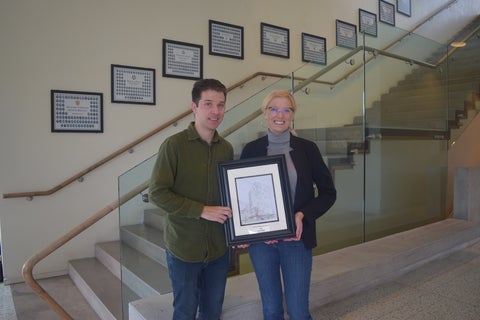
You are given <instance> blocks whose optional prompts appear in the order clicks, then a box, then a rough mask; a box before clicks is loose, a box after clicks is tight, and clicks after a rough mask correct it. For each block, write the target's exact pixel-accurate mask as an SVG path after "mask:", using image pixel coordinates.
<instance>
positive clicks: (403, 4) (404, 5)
mask: <svg viewBox="0 0 480 320" xmlns="http://www.w3.org/2000/svg"><path fill="white" fill-rule="evenodd" d="M397 12H398V13H401V14H403V15H405V16H407V17H411V16H412V1H411V0H397Z"/></svg>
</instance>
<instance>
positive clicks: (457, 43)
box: [450, 41, 467, 48]
mask: <svg viewBox="0 0 480 320" xmlns="http://www.w3.org/2000/svg"><path fill="white" fill-rule="evenodd" d="M450 45H451V46H452V47H454V48H461V47H465V46H466V45H467V44H466V43H465V42H463V41H458V42H452V43H450Z"/></svg>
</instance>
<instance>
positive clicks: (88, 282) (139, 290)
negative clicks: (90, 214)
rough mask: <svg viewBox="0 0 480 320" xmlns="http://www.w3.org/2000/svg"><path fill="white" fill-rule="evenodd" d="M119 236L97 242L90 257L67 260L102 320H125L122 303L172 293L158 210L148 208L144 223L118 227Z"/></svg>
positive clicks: (126, 305)
mask: <svg viewBox="0 0 480 320" xmlns="http://www.w3.org/2000/svg"><path fill="white" fill-rule="evenodd" d="M120 238H121V241H111V242H104V243H98V244H97V245H96V246H95V257H93V258H83V259H77V260H72V261H70V263H69V275H70V277H71V278H72V281H73V282H74V283H75V285H76V286H77V287H78V288H79V290H80V292H82V294H83V295H84V296H85V298H86V299H87V301H88V302H89V304H90V305H91V306H92V308H93V309H94V310H95V312H96V313H97V314H98V315H99V316H100V318H101V319H111V320H114V319H128V317H127V315H128V310H126V309H124V310H122V305H123V307H124V308H127V307H128V303H129V302H130V301H135V300H139V299H142V298H146V297H151V296H155V295H162V294H165V293H168V292H171V287H170V280H169V278H168V271H167V267H166V260H165V249H164V248H165V246H164V243H163V217H162V214H161V213H160V211H159V210H156V209H147V210H146V211H145V213H144V223H143V224H136V225H128V226H123V227H121V228H120ZM122 301H123V303H122Z"/></svg>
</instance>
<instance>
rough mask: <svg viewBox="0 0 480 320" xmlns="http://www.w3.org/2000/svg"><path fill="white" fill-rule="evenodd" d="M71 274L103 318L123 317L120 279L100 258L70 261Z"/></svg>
mask: <svg viewBox="0 0 480 320" xmlns="http://www.w3.org/2000/svg"><path fill="white" fill-rule="evenodd" d="M68 273H69V275H70V278H71V279H72V281H73V282H74V283H75V285H76V286H77V288H78V289H79V290H80V292H81V293H82V295H83V296H84V297H85V299H87V301H88V303H89V304H90V306H91V307H92V308H93V310H95V312H96V313H97V314H98V316H99V317H100V318H101V319H102V320H107V319H110V320H115V319H122V314H123V312H122V303H121V302H122V289H121V285H120V280H119V279H118V278H117V277H116V276H115V275H114V274H113V273H111V272H110V271H109V270H108V269H107V268H106V267H105V266H104V265H103V264H102V263H101V262H100V261H99V260H98V259H96V258H83V259H77V260H72V261H70V262H69V272H68Z"/></svg>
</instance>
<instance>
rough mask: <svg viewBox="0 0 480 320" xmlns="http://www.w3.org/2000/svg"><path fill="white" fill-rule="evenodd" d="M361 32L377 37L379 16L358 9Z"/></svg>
mask: <svg viewBox="0 0 480 320" xmlns="http://www.w3.org/2000/svg"><path fill="white" fill-rule="evenodd" d="M358 26H359V27H358V28H359V31H360V32H362V33H365V34H368V35H371V36H374V37H376V36H377V15H376V14H374V13H371V12H368V11H365V10H363V9H358Z"/></svg>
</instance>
